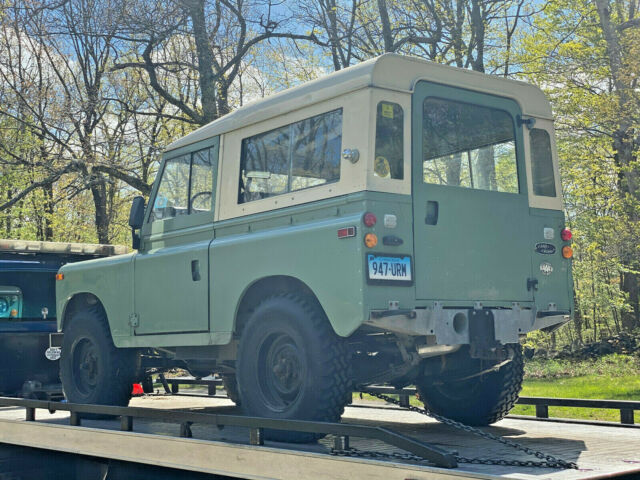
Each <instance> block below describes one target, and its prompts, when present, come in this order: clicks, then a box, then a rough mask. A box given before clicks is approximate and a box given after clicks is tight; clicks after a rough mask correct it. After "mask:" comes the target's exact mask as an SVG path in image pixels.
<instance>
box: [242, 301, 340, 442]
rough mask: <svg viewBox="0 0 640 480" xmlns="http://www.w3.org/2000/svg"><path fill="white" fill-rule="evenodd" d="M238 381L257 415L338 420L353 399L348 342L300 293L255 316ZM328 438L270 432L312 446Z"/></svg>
mask: <svg viewBox="0 0 640 480" xmlns="http://www.w3.org/2000/svg"><path fill="white" fill-rule="evenodd" d="M236 374H237V379H238V387H239V394H240V400H241V402H242V407H243V409H244V411H245V412H246V413H247V414H249V415H252V416H259V417H269V418H279V419H294V420H316V421H330V422H335V421H338V420H339V419H340V416H341V415H342V412H343V411H344V406H345V405H346V404H347V403H348V401H349V399H350V396H351V372H350V362H349V353H348V348H347V344H346V342H345V340H344V339H342V338H340V337H338V336H337V335H336V334H335V332H334V331H333V329H332V328H331V326H330V325H329V322H328V321H327V319H326V317H325V315H324V312H323V311H322V310H321V308H320V307H319V306H317V305H316V304H314V303H311V302H307V301H305V300H303V299H302V298H300V297H297V296H294V295H281V296H275V297H271V298H269V299H267V300H265V301H263V302H262V303H261V304H260V305H259V306H258V307H257V308H256V309H255V310H254V311H253V313H252V315H251V317H250V318H249V320H248V322H247V324H246V326H245V327H244V330H243V332H242V336H241V338H240V346H239V350H238V360H237V371H236ZM321 436H322V435H317V434H310V433H299V432H290V431H285V430H266V431H265V437H266V438H269V439H271V440H278V441H287V442H308V441H314V440H316V439H318V438H320V437H321Z"/></svg>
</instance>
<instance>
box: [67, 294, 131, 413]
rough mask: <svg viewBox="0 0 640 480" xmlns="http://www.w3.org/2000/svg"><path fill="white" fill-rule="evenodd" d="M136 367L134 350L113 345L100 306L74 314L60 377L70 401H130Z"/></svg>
mask: <svg viewBox="0 0 640 480" xmlns="http://www.w3.org/2000/svg"><path fill="white" fill-rule="evenodd" d="M133 368H134V364H133V362H132V361H131V354H130V353H129V352H128V351H126V350H118V349H117V348H116V347H115V346H114V344H113V341H112V340H111V333H110V332H109V327H108V324H107V318H106V315H105V314H104V312H103V310H102V309H101V308H100V307H99V306H97V305H94V306H91V307H88V308H86V309H83V310H79V311H77V312H75V313H74V314H73V316H72V317H71V319H70V323H69V325H68V327H67V328H65V330H64V337H63V340H62V356H61V357H60V378H61V379H62V387H63V390H64V394H65V396H66V398H67V400H68V401H69V402H71V403H87V404H97V405H116V406H126V405H128V404H129V400H130V399H131V385H132V383H133V380H134V378H133V377H134V375H133V373H134V372H133Z"/></svg>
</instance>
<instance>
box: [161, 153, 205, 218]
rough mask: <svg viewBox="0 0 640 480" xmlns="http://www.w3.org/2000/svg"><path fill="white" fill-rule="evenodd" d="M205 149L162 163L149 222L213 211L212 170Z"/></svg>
mask: <svg viewBox="0 0 640 480" xmlns="http://www.w3.org/2000/svg"><path fill="white" fill-rule="evenodd" d="M214 163H215V162H214V159H213V158H212V154H211V149H210V148H207V149H204V150H199V151H197V152H194V153H188V154H186V155H182V156H180V157H176V158H171V159H169V160H167V161H166V162H165V165H164V170H163V172H162V178H161V179H160V185H159V186H158V192H157V193H156V198H155V200H154V202H153V209H152V210H151V215H150V216H149V221H150V222H153V221H156V220H165V219H167V218H174V217H177V216H178V215H189V214H193V213H201V212H210V211H212V210H213V201H214V192H213V173H214V172H213V168H214V165H213V164H214Z"/></svg>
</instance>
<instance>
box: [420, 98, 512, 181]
mask: <svg viewBox="0 0 640 480" xmlns="http://www.w3.org/2000/svg"><path fill="white" fill-rule="evenodd" d="M422 129H423V130H422V132H423V136H422V142H423V152H424V154H423V175H424V177H423V180H424V182H425V183H435V184H440V185H452V186H456V187H465V188H473V189H478V190H491V191H496V192H508V193H518V192H519V189H518V168H517V162H516V142H515V130H514V124H513V119H512V117H511V115H509V113H507V112H505V111H504V110H498V109H495V108H490V107H484V106H480V105H472V104H468V103H463V102H456V101H451V100H444V99H439V98H427V99H425V101H424V103H423V114H422Z"/></svg>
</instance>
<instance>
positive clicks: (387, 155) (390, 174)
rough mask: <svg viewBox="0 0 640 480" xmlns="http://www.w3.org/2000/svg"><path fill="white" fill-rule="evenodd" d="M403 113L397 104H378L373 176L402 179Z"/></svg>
mask: <svg viewBox="0 0 640 480" xmlns="http://www.w3.org/2000/svg"><path fill="white" fill-rule="evenodd" d="M403 125H404V112H403V110H402V107H401V106H400V105H398V104H397V103H392V102H380V103H378V109H377V114H376V154H375V158H374V165H373V174H374V176H376V177H380V178H393V179H398V180H401V179H402V178H404V128H403Z"/></svg>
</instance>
